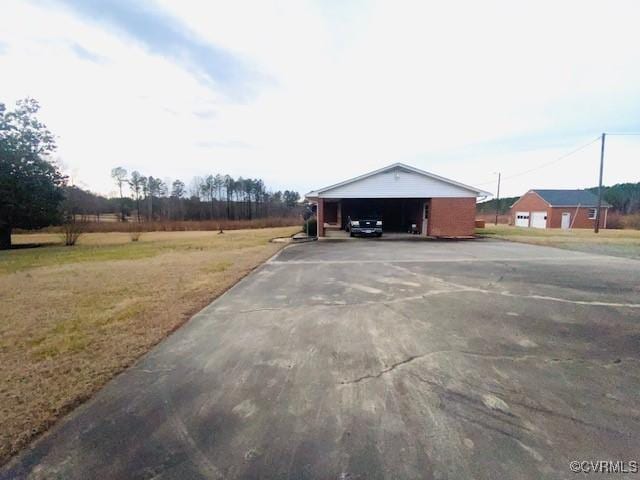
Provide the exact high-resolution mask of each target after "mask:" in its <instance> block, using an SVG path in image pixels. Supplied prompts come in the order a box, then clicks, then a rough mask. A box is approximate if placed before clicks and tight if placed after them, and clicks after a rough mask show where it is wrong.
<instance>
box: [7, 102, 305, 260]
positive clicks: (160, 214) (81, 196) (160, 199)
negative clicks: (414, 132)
mask: <svg viewBox="0 0 640 480" xmlns="http://www.w3.org/2000/svg"><path fill="white" fill-rule="evenodd" d="M39 109H40V105H39V104H38V102H37V101H36V100H34V99H31V98H26V99H24V100H19V101H18V102H16V105H15V108H14V109H13V110H8V109H7V107H6V105H5V104H4V103H1V102H0V250H2V249H8V248H11V232H12V231H13V230H14V229H16V228H23V229H36V228H42V227H46V226H49V225H60V224H63V225H69V224H71V223H75V222H76V221H77V219H78V217H80V219H81V220H82V218H83V217H85V218H86V217H88V216H89V215H91V216H95V217H96V218H99V217H100V215H104V214H106V213H115V214H118V216H119V217H120V219H121V220H132V219H134V220H135V221H143V220H165V219H167V220H210V219H222V218H225V219H229V220H232V219H252V218H264V217H267V216H289V215H297V214H299V212H300V210H301V209H300V207H299V205H298V202H299V200H300V195H299V194H298V193H297V192H294V191H290V190H285V191H284V192H280V191H278V192H275V193H273V192H270V191H269V190H268V189H267V188H266V187H265V184H264V182H263V181H262V180H261V179H250V178H249V179H247V178H242V177H239V178H237V179H234V178H233V177H231V176H229V175H213V174H212V175H207V176H206V177H204V178H200V177H196V178H195V179H193V180H192V181H191V183H190V184H189V187H187V186H186V185H185V184H184V183H183V182H182V181H180V180H175V181H173V182H171V184H170V185H167V184H166V183H165V182H164V181H163V180H160V179H159V178H155V177H153V176H144V175H142V174H141V173H140V172H137V171H133V172H131V174H130V175H129V174H128V172H127V171H126V170H125V169H124V168H122V167H116V168H114V169H113V171H112V172H111V174H112V177H113V179H114V180H115V182H116V186H117V188H118V194H119V197H118V198H115V199H113V198H106V197H104V196H102V195H97V194H95V193H93V192H90V191H88V190H83V189H81V188H78V187H76V186H73V185H69V184H68V178H67V176H66V175H64V174H63V173H62V172H61V171H60V169H59V167H58V166H57V165H56V164H55V163H54V162H52V161H51V160H50V156H51V154H52V153H53V152H54V151H55V150H56V144H55V138H54V136H53V134H52V133H51V132H50V131H49V130H48V129H47V127H46V126H45V125H44V124H43V123H42V122H40V121H39V120H38V118H37V113H38V111H39Z"/></svg>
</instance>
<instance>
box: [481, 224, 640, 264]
mask: <svg viewBox="0 0 640 480" xmlns="http://www.w3.org/2000/svg"><path fill="white" fill-rule="evenodd" d="M476 233H478V234H479V235H482V236H488V237H494V238H501V239H503V240H510V241H513V242H521V243H531V244H534V245H546V246H550V247H558V248H564V249H567V250H577V251H581V252H587V253H598V254H604V255H614V256H618V257H627V258H635V259H638V258H640V230H614V229H602V230H600V232H599V233H594V232H593V230H591V229H586V228H580V229H578V228H575V229H572V230H561V229H559V228H548V229H543V228H523V227H511V226H508V225H497V226H496V225H489V224H487V225H486V228H478V229H476Z"/></svg>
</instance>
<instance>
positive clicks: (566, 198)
mask: <svg viewBox="0 0 640 480" xmlns="http://www.w3.org/2000/svg"><path fill="white" fill-rule="evenodd" d="M531 191H532V192H535V193H537V194H538V195H539V196H540V197H542V199H543V200H544V201H545V202H547V203H548V204H549V205H551V206H552V207H575V206H578V205H580V206H581V207H597V206H598V196H597V195H594V194H593V193H591V192H590V191H589V190H531ZM602 206H603V207H610V206H611V204H609V203H607V202H605V201H604V200H603V201H602Z"/></svg>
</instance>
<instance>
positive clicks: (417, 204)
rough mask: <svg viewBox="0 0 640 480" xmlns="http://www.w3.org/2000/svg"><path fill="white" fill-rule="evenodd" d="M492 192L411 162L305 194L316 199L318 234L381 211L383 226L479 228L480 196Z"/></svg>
mask: <svg viewBox="0 0 640 480" xmlns="http://www.w3.org/2000/svg"><path fill="white" fill-rule="evenodd" d="M490 195H491V194H490V193H489V192H485V191H483V190H479V189H477V188H475V187H471V186H469V185H464V184H462V183H459V182H456V181H454V180H450V179H447V178H444V177H440V176H439V175H435V174H433V173H429V172H425V171H423V170H419V169H417V168H414V167H410V166H409V165H405V164H402V163H394V164H393V165H389V166H388V167H384V168H381V169H380V170H375V171H373V172H369V173H366V174H364V175H360V176H359V177H355V178H351V179H349V180H345V181H343V182H340V183H336V184H334V185H330V186H328V187H325V188H320V189H318V190H314V191H312V192H309V193H307V194H306V195H305V197H306V199H307V200H308V201H309V202H311V203H312V204H316V205H317V219H318V236H319V237H324V236H326V234H327V233H329V234H332V233H333V232H337V233H339V232H338V231H340V230H344V229H345V226H346V222H347V218H348V217H352V218H359V216H360V215H364V214H369V213H373V212H375V213H377V214H378V215H380V217H381V218H382V221H383V225H384V226H383V230H384V232H385V233H386V232H403V233H407V232H408V231H410V230H412V226H415V230H416V231H417V232H418V233H419V234H421V235H425V236H433V237H469V236H472V235H473V234H474V227H475V214H476V198H477V197H479V196H480V197H486V196H490Z"/></svg>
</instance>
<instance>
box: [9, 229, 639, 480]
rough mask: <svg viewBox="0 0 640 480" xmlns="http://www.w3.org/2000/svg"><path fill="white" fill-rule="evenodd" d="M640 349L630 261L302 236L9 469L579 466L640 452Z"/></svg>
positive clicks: (526, 249) (282, 473)
mask: <svg viewBox="0 0 640 480" xmlns="http://www.w3.org/2000/svg"><path fill="white" fill-rule="evenodd" d="M639 360H640V262H638V261H634V260H626V259H619V258H613V257H606V256H596V255H588V254H583V253H577V252H568V251H563V250H557V249H553V248H546V247H536V246H530V245H523V244H515V243H507V242H499V241H490V240H482V241H466V242H384V241H376V240H371V241H370V240H362V241H353V242H352V241H347V242H316V243H310V244H304V245H295V246H291V247H288V248H286V249H285V250H283V251H282V252H281V253H280V254H279V255H278V256H277V257H275V258H273V259H272V260H271V261H269V262H268V263H267V264H265V265H264V266H262V267H261V268H259V269H258V270H256V271H255V272H254V273H252V274H251V275H250V276H248V277H247V278H246V279H244V280H243V281H242V282H240V283H239V284H238V285H237V286H236V287H234V288H233V289H232V290H230V291H229V292H228V293H227V294H225V295H223V296H222V297H220V298H219V299H218V300H216V301H215V302H213V303H212V304H211V305H210V306H209V307H207V308H206V309H205V310H203V311H202V312H201V313H199V314H198V315H196V316H195V317H194V318H193V319H192V320H191V321H190V322H189V323H188V324H187V325H185V326H184V327H183V328H182V329H180V330H179V331H177V332H176V333H175V334H173V335H172V336H171V337H170V338H168V339H167V340H166V341H165V342H163V343H162V344H161V345H159V346H158V347H157V348H155V349H154V350H153V351H152V352H150V353H149V354H148V355H146V356H145V357H144V358H143V359H142V360H141V361H139V362H138V363H137V364H136V365H135V366H134V367H133V368H131V369H130V370H128V371H127V372H125V373H124V374H122V375H120V376H119V377H117V378H116V379H115V380H114V381H112V382H111V383H110V384H109V385H107V386H106V387H105V388H104V389H103V390H102V391H101V392H100V393H99V394H98V395H97V396H96V397H95V398H94V399H93V400H91V401H90V402H88V403H87V404H85V405H84V406H82V407H80V408H79V409H77V410H76V411H75V412H74V413H73V414H71V415H70V416H69V417H67V418H66V419H65V420H64V421H62V422H61V423H60V424H59V425H58V426H57V427H56V428H54V429H53V430H52V431H51V432H50V433H49V434H47V435H46V436H44V437H43V438H41V439H40V440H39V441H38V442H36V443H35V444H34V445H33V446H32V447H31V448H30V449H28V450H26V451H25V452H24V453H23V454H22V455H21V456H19V457H18V458H16V459H14V461H13V462H12V463H10V464H9V465H8V466H7V467H5V469H4V470H3V471H2V474H0V478H3V479H7V478H15V477H18V478H21V477H26V476H31V477H33V478H64V479H72V478H78V479H87V478H155V479H168V478H185V479H199V478H248V479H254V478H255V479H258V478H265V479H267V478H268V479H271V478H282V479H289V478H290V479H307V478H308V479H312V478H313V479H316V478H319V479H325V478H326V479H377V478H388V479H405V478H407V479H408V478H436V479H445V478H448V479H465V480H467V479H471V478H482V479H498V478H515V479H536V480H537V479H544V478H549V479H556V478H575V477H576V475H575V474H573V473H571V471H570V469H569V462H570V461H573V460H578V461H582V460H585V461H588V460H612V461H624V462H629V461H633V460H640V401H639V399H640V361H639ZM602 477H604V475H598V478H602ZM633 477H634V475H625V476H624V478H633ZM617 478H620V476H619V475H618V477H617Z"/></svg>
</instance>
